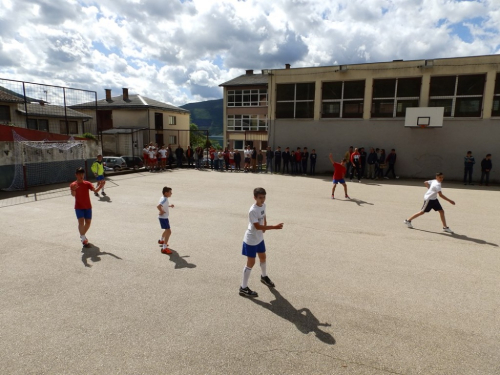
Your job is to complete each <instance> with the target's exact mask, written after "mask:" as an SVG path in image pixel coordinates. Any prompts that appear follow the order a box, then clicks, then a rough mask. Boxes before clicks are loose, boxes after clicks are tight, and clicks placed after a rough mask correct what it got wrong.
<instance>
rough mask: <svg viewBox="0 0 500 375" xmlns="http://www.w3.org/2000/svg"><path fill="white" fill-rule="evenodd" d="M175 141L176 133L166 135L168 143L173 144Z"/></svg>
mask: <svg viewBox="0 0 500 375" xmlns="http://www.w3.org/2000/svg"><path fill="white" fill-rule="evenodd" d="M176 143H177V136H176V135H169V136H168V144H169V145H175V144H176Z"/></svg>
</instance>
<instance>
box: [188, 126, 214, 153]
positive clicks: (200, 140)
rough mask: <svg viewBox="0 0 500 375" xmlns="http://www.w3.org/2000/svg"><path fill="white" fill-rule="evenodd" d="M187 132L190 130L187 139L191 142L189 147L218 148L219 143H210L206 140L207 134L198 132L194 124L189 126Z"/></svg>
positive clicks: (201, 131) (202, 131)
mask: <svg viewBox="0 0 500 375" xmlns="http://www.w3.org/2000/svg"><path fill="white" fill-rule="evenodd" d="M189 130H190V132H189V133H190V134H189V135H190V137H189V139H190V140H191V147H193V148H196V147H203V148H209V147H210V146H214V147H216V148H217V147H220V145H219V142H212V141H210V139H208V138H207V135H208V134H207V132H206V131H204V130H199V129H198V126H197V125H196V124H190V125H189Z"/></svg>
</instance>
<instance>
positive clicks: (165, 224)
mask: <svg viewBox="0 0 500 375" xmlns="http://www.w3.org/2000/svg"><path fill="white" fill-rule="evenodd" d="M158 220H160V226H161V229H170V222H169V221H168V219H162V218H158Z"/></svg>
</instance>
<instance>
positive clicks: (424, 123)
mask: <svg viewBox="0 0 500 375" xmlns="http://www.w3.org/2000/svg"><path fill="white" fill-rule="evenodd" d="M430 124H431V118H430V117H417V126H418V127H419V128H420V129H425V128H428V127H429V125H430Z"/></svg>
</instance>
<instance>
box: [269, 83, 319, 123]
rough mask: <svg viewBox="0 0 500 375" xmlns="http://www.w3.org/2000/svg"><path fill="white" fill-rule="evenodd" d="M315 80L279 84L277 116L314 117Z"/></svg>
mask: <svg viewBox="0 0 500 375" xmlns="http://www.w3.org/2000/svg"><path fill="white" fill-rule="evenodd" d="M314 89H315V85H314V82H312V83H290V84H281V85H278V87H277V91H276V118H314Z"/></svg>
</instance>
